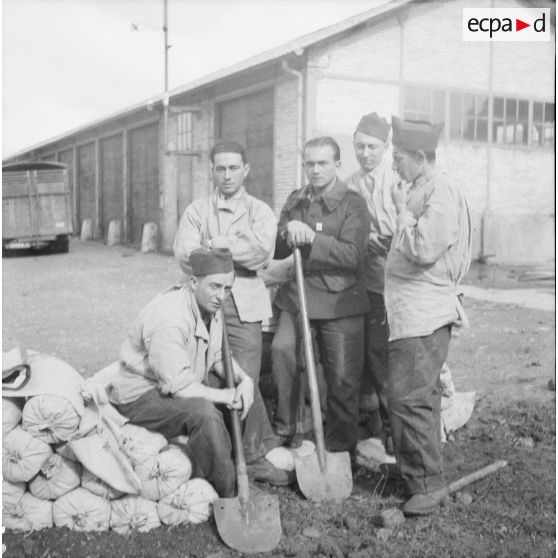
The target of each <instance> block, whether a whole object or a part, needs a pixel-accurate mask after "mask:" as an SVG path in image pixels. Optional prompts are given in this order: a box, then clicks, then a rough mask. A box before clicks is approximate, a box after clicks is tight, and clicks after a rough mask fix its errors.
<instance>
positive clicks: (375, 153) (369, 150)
mask: <svg viewBox="0 0 558 558" xmlns="http://www.w3.org/2000/svg"><path fill="white" fill-rule="evenodd" d="M353 145H354V147H355V155H356V158H357V161H358V162H359V164H360V166H361V168H363V169H364V170H367V171H372V170H374V169H375V168H376V167H377V166H378V165H379V164H380V163H381V162H382V159H383V158H384V154H385V152H386V149H387V145H388V144H387V142H385V141H382V140H381V139H379V138H376V137H374V136H368V135H366V134H363V133H362V132H357V133H356V134H355V137H354V141H353Z"/></svg>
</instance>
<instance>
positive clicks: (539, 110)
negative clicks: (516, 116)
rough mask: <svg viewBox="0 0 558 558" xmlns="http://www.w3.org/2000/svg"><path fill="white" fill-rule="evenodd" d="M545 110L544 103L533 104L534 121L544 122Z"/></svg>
mask: <svg viewBox="0 0 558 558" xmlns="http://www.w3.org/2000/svg"><path fill="white" fill-rule="evenodd" d="M543 109H544V103H533V121H534V122H542V121H543Z"/></svg>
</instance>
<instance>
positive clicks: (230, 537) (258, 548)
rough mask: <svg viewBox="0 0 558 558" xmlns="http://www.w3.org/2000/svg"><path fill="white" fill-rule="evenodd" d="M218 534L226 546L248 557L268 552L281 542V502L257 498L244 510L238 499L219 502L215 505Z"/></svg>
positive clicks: (248, 503) (271, 497) (247, 504)
mask: <svg viewBox="0 0 558 558" xmlns="http://www.w3.org/2000/svg"><path fill="white" fill-rule="evenodd" d="M213 511H214V513H215V523H216V524H217V531H219V535H220V536H221V538H222V539H223V542H224V543H225V544H226V545H227V546H229V547H231V548H234V550H238V551H239V552H244V553H245V554H254V553H257V552H269V551H270V550H273V549H274V548H275V547H276V546H277V545H278V544H279V540H280V539H281V534H282V531H281V520H280V515H279V499H278V498H277V496H274V495H266V496H257V497H255V498H252V499H250V500H248V502H246V504H245V505H244V506H243V505H242V503H241V502H240V500H239V499H238V498H220V499H219V500H217V501H216V502H215V503H214V504H213Z"/></svg>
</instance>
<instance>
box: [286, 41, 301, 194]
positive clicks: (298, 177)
mask: <svg viewBox="0 0 558 558" xmlns="http://www.w3.org/2000/svg"><path fill="white" fill-rule="evenodd" d="M296 54H297V55H299V56H300V54H302V52H299V51H297V52H296ZM281 67H282V68H283V70H285V72H287V73H289V74H291V75H293V76H295V77H296V80H297V82H296V168H297V172H296V187H297V189H299V188H301V187H302V148H303V144H302V136H303V133H302V129H303V126H304V123H303V120H302V118H303V110H302V108H303V107H302V102H303V95H304V82H303V79H304V74H303V73H302V72H300V71H299V70H294V69H293V68H291V67H290V66H289V64H288V62H287V61H286V60H285V59H283V60H281Z"/></svg>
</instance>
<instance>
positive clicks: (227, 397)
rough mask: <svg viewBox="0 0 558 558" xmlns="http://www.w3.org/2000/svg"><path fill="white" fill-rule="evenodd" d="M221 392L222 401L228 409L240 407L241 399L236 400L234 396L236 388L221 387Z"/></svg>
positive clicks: (238, 408)
mask: <svg viewBox="0 0 558 558" xmlns="http://www.w3.org/2000/svg"><path fill="white" fill-rule="evenodd" d="M221 391H222V392H223V403H224V404H225V405H226V406H227V408H228V409H236V410H238V411H239V410H240V409H242V401H241V400H240V399H239V400H237V397H236V388H223V389H222V390H221Z"/></svg>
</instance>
